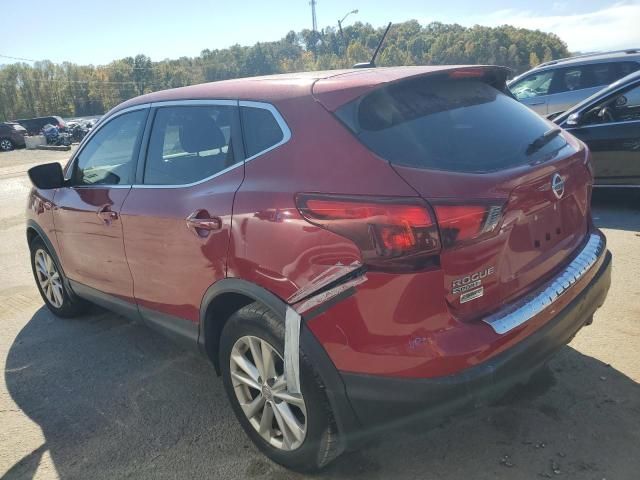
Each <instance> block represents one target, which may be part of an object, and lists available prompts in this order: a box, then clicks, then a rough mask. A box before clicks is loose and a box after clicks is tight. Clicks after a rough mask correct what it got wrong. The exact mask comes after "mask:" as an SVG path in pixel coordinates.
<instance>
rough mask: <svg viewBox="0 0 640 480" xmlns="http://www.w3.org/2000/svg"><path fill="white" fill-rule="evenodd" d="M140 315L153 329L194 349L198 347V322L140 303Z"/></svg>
mask: <svg viewBox="0 0 640 480" xmlns="http://www.w3.org/2000/svg"><path fill="white" fill-rule="evenodd" d="M138 310H139V311H140V316H141V317H142V319H143V321H144V322H145V323H146V324H147V325H149V327H151V328H152V329H154V330H156V331H157V332H160V333H161V334H163V335H164V336H166V337H169V338H170V339H172V340H174V341H175V342H177V343H179V344H180V345H182V346H184V347H187V348H189V349H192V350H197V351H198V352H200V350H199V349H198V324H197V323H195V322H191V321H189V320H186V319H184V318H180V317H174V316H173V315H167V314H166V313H161V312H158V311H156V310H152V309H150V308H146V307H142V306H140V305H138Z"/></svg>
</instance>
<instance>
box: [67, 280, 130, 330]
mask: <svg viewBox="0 0 640 480" xmlns="http://www.w3.org/2000/svg"><path fill="white" fill-rule="evenodd" d="M69 283H70V284H71V288H72V289H73V291H74V292H75V294H76V295H78V296H79V297H80V298H84V299H85V300H88V301H90V302H92V303H95V304H96V305H100V306H101V307H104V308H106V309H108V310H111V311H113V312H116V313H118V314H120V315H122V316H123V317H127V318H130V319H131V320H142V317H141V316H140V312H139V311H138V306H137V305H136V304H135V303H131V302H127V301H126V300H122V299H120V298H118V297H116V296H114V295H109V294H108V293H104V292H101V291H100V290H97V289H95V288H93V287H89V286H88V285H85V284H84V283H80V282H76V281H75V280H71V279H69Z"/></svg>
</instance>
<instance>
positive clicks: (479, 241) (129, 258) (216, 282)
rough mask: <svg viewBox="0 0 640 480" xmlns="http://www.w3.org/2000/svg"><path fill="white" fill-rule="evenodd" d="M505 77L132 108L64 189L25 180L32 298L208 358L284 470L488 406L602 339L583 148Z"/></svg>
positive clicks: (208, 93) (116, 115) (71, 170)
mask: <svg viewBox="0 0 640 480" xmlns="http://www.w3.org/2000/svg"><path fill="white" fill-rule="evenodd" d="M506 75H507V71H506V70H505V69H503V68H500V67H452V66H441V67H402V68H385V69H383V68H380V69H360V70H344V71H330V72H312V73H302V74H290V75H280V76H271V77H261V78H248V79H242V80H232V81H224V82H216V83H210V84H206V85H196V86H192V87H186V88H179V89H175V90H169V91H163V92H157V93H152V94H149V95H144V96H142V97H138V98H135V99H133V100H129V101H127V102H125V103H124V104H122V105H119V106H118V107H116V108H114V109H113V110H112V111H111V112H109V113H108V114H107V115H106V116H105V117H104V118H103V119H102V120H101V121H100V122H99V124H98V125H97V126H96V128H94V129H93V130H92V131H91V133H90V134H89V135H88V136H87V138H86V139H85V140H84V141H83V142H82V144H81V145H80V147H79V148H78V150H77V151H76V152H75V154H74V155H73V157H72V158H71V160H70V161H69V163H68V164H67V166H66V167H65V168H64V170H63V169H62V168H61V167H60V165H59V164H49V165H41V166H38V167H35V168H33V169H31V170H30V172H29V174H30V177H31V180H32V182H33V183H34V185H35V188H34V189H33V190H32V192H31V195H30V198H29V204H28V223H27V240H28V242H29V246H30V249H31V252H32V253H31V255H32V266H33V272H34V276H35V279H36V283H37V285H38V288H39V289H40V292H41V294H42V297H43V299H44V301H45V303H46V304H47V306H48V307H49V309H50V310H51V311H52V312H53V313H55V314H56V315H58V316H61V317H67V316H71V315H76V314H79V313H80V312H82V311H83V308H84V307H85V306H86V304H87V303H86V302H87V301H89V302H93V303H97V304H100V305H102V306H105V307H107V308H109V309H112V310H114V311H116V312H119V313H121V314H124V315H127V316H129V317H132V318H136V319H140V320H143V321H145V322H147V323H149V324H150V325H152V326H154V327H157V328H159V329H160V330H162V331H164V332H166V333H168V334H170V335H172V336H174V337H176V338H179V339H181V340H183V341H184V342H185V344H187V345H190V346H194V347H196V348H198V349H199V350H200V351H201V352H202V353H204V354H205V355H206V356H208V358H209V359H210V360H211V361H212V362H213V364H214V365H215V367H216V370H217V371H218V373H219V374H221V375H222V379H223V382H224V386H225V388H226V391H227V393H228V396H229V400H230V401H231V404H232V406H233V409H234V411H235V413H236V415H237V417H238V420H239V421H240V423H241V424H242V426H243V428H244V429H245V431H246V432H247V434H248V436H249V437H250V438H251V439H252V440H253V441H254V442H255V444H256V445H257V446H258V448H260V449H261V450H262V451H263V452H264V453H266V454H267V455H268V456H269V457H271V458H272V459H273V460H275V461H276V462H279V463H281V464H284V465H286V466H288V467H291V468H294V469H299V470H311V469H316V468H319V467H322V466H324V465H326V464H327V463H328V462H330V461H331V460H332V459H333V458H335V457H336V456H337V455H338V454H339V453H340V452H341V451H342V450H343V449H344V448H346V447H347V446H348V447H353V446H355V445H357V444H358V442H360V441H361V439H362V438H363V437H365V435H363V434H367V433H371V432H373V431H375V430H378V429H379V426H380V425H385V424H387V425H388V424H390V422H392V421H393V422H394V424H396V423H399V422H400V420H405V421H406V420H407V419H408V420H410V421H413V420H415V419H418V418H420V419H422V418H423V417H426V418H442V417H443V416H445V415H449V414H451V413H452V412H454V411H459V410H464V409H465V408H469V407H471V406H476V405H478V404H483V403H486V402H488V401H491V400H493V399H496V398H497V397H498V396H499V395H501V394H502V393H503V392H505V391H506V390H507V389H508V388H511V387H513V386H515V385H518V384H520V383H523V382H526V381H527V380H528V378H529V377H530V375H531V374H532V372H533V371H535V370H536V369H537V368H538V367H540V366H541V365H542V364H543V363H544V362H545V361H547V360H548V359H549V357H550V356H551V355H552V354H553V353H554V352H555V351H556V350H558V349H559V348H560V347H561V346H562V345H564V344H566V343H567V342H568V341H569V340H570V339H571V338H572V337H573V336H574V335H575V333H576V332H577V331H578V330H579V329H580V328H581V327H582V326H583V325H585V324H588V323H590V322H591V319H592V316H593V313H594V312H595V311H596V309H597V308H598V307H599V306H600V305H602V303H603V302H604V300H605V297H606V295H607V291H608V289H609V284H610V270H611V268H610V264H611V255H610V253H608V252H607V249H606V245H605V238H604V236H603V235H602V233H601V232H600V231H599V230H598V229H597V228H595V227H594V225H593V222H592V219H591V212H590V197H591V185H592V180H593V174H592V171H591V166H590V159H589V152H588V150H587V149H586V148H585V146H584V144H582V143H581V142H580V141H578V140H576V139H575V138H574V137H572V136H571V135H569V134H567V133H566V132H564V131H562V130H560V129H558V127H556V126H555V125H554V124H552V123H550V122H548V121H546V120H544V119H542V118H541V117H539V116H538V115H537V114H535V113H534V112H532V111H531V110H529V109H528V108H527V107H525V106H523V105H521V104H520V103H518V102H517V101H516V100H514V99H513V98H512V97H511V95H510V94H509V92H508V90H507V89H506V86H505V79H506Z"/></svg>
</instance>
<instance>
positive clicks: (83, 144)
mask: <svg viewBox="0 0 640 480" xmlns="http://www.w3.org/2000/svg"><path fill="white" fill-rule="evenodd" d="M150 107H151V104H150V103H143V104H140V105H134V106H132V107H128V108H124V109H122V110H119V111H117V112H115V113H114V114H113V115H110V116H109V117H108V118H105V119H102V120H100V122H99V123H98V124H96V126H95V127H94V128H92V129H91V132H89V135H87V136H86V137H85V138H84V139H83V140H82V142H80V145H79V146H78V149H77V150H76V151H75V153H74V154H73V156H72V157H71V159H70V160H69V162H68V163H67V165H66V166H65V168H64V179H65V182H70V181H71V176H72V174H73V170H74V168H75V164H76V161H77V160H78V158H79V157H80V154H81V153H82V151H83V150H84V149H85V147H86V146H87V144H88V143H89V142H90V141H91V139H92V138H93V137H94V136H95V135H96V134H97V133H98V132H99V131H100V130H102V128H103V127H104V126H105V125H107V124H108V123H109V122H111V121H112V120H114V119H116V118H118V117H119V116H121V115H124V114H125V113H130V112H135V111H138V110H147V118H146V120H145V126H144V131H143V134H142V135H141V136H140V138H139V139H138V140H137V142H136V145H135V147H134V148H135V150H136V152H137V153H138V155H137V156H136V158H135V159H134V162H136V165H134V167H135V168H134V172H137V168H138V167H137V164H138V163H139V161H140V158H139V157H140V155H139V154H140V150H141V148H140V144H141V140H142V139H143V138H144V135H145V133H146V128H147V127H146V124H147V123H148V120H149V110H150ZM134 176H135V175H134ZM132 184H133V181H131V182H129V183H126V184H122V185H103V184H100V185H69V186H68V188H82V189H85V188H131V186H132Z"/></svg>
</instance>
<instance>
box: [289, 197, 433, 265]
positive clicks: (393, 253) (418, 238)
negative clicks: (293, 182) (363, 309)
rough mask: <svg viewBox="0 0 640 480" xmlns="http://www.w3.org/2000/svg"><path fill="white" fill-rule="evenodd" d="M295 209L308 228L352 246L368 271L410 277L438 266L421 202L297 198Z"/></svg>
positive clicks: (430, 219)
mask: <svg viewBox="0 0 640 480" xmlns="http://www.w3.org/2000/svg"><path fill="white" fill-rule="evenodd" d="M296 205H297V207H298V210H299V211H300V213H301V215H302V216H303V217H304V218H305V219H306V220H307V221H308V222H310V223H313V224H314V225H317V226H319V227H322V228H325V229H327V230H329V231H331V232H334V233H336V234H338V235H341V236H343V237H346V238H348V239H350V240H352V241H353V242H354V243H355V244H356V245H357V246H358V248H359V249H360V251H361V252H362V258H363V261H364V263H365V264H366V265H367V266H368V267H369V268H372V269H376V270H383V271H414V270H421V269H424V268H425V267H427V266H429V265H432V264H434V263H437V262H438V256H437V254H438V253H439V252H440V237H439V235H438V226H437V224H436V221H435V217H434V215H433V213H432V212H431V210H430V208H429V207H428V206H427V205H426V203H425V202H423V201H421V200H419V199H407V198H377V197H376V198H372V197H361V196H345V195H320V194H298V195H297V196H296Z"/></svg>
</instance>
